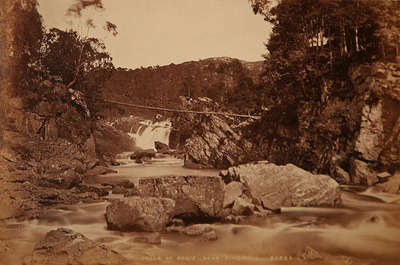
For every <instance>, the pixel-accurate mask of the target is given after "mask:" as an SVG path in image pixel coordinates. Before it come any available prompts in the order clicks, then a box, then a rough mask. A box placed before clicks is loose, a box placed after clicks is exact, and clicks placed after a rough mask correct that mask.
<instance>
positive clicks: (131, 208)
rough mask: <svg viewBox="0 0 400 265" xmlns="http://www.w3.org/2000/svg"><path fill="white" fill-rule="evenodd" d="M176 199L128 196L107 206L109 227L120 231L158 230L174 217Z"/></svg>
mask: <svg viewBox="0 0 400 265" xmlns="http://www.w3.org/2000/svg"><path fill="white" fill-rule="evenodd" d="M175 205H176V203H175V201H173V200H171V199H168V198H155V197H128V198H123V199H119V200H114V201H112V203H111V204H110V205H109V206H107V209H106V221H107V226H108V228H109V229H112V230H120V231H147V232H158V231H162V230H164V229H165V227H166V225H167V224H168V222H169V221H170V220H171V219H172V217H173V213H174V208H175Z"/></svg>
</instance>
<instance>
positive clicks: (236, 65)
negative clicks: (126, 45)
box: [103, 57, 264, 113]
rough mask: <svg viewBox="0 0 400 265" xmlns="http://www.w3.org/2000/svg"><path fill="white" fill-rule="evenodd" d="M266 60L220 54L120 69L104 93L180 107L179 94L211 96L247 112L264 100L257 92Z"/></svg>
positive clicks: (123, 99) (122, 98)
mask: <svg viewBox="0 0 400 265" xmlns="http://www.w3.org/2000/svg"><path fill="white" fill-rule="evenodd" d="M263 64H264V63H263V62H245V61H240V60H238V59H233V58H227V57H218V58H209V59H205V60H200V61H190V62H185V63H182V64H177V65H175V64H170V65H166V66H152V67H147V68H139V69H135V70H131V69H121V68H119V69H118V70H116V71H115V72H114V73H113V75H112V77H111V79H110V80H109V81H108V82H107V83H106V85H105V88H104V91H103V93H104V96H105V98H107V99H113V100H118V101H121V102H128V103H135V104H142V105H152V106H164V107H176V106H178V104H179V96H188V97H192V98H196V97H204V96H205V97H209V98H211V99H213V100H214V101H216V102H218V103H220V104H222V105H224V106H226V108H227V110H231V111H235V112H240V113H247V112H252V111H254V110H255V109H257V108H258V106H260V104H262V102H261V98H260V97H258V96H256V94H257V90H258V84H259V76H260V74H261V73H262V71H263V69H264V67H263Z"/></svg>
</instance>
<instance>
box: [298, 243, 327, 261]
mask: <svg viewBox="0 0 400 265" xmlns="http://www.w3.org/2000/svg"><path fill="white" fill-rule="evenodd" d="M298 258H299V259H300V260H303V261H317V260H322V259H323V258H322V256H321V254H320V253H319V252H318V251H316V250H315V249H313V248H311V247H309V246H308V247H306V248H305V249H304V251H303V252H302V253H300V254H299V255H298Z"/></svg>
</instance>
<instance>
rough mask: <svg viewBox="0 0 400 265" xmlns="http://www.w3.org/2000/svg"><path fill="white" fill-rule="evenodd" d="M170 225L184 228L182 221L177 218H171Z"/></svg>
mask: <svg viewBox="0 0 400 265" xmlns="http://www.w3.org/2000/svg"><path fill="white" fill-rule="evenodd" d="M171 223H172V225H175V226H185V223H184V222H183V220H182V219H179V218H173V219H172V221H171Z"/></svg>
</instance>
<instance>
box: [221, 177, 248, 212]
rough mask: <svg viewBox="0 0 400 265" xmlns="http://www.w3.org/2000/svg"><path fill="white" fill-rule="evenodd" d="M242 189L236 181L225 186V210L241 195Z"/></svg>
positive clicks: (240, 184)
mask: <svg viewBox="0 0 400 265" xmlns="http://www.w3.org/2000/svg"><path fill="white" fill-rule="evenodd" d="M243 189H244V187H243V184H242V183H240V182H238V181H232V182H231V183H229V184H228V185H225V187H224V204H223V207H224V208H226V207H228V206H229V205H232V204H233V203H234V202H235V199H236V198H238V197H239V196H240V195H242V193H243Z"/></svg>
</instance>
